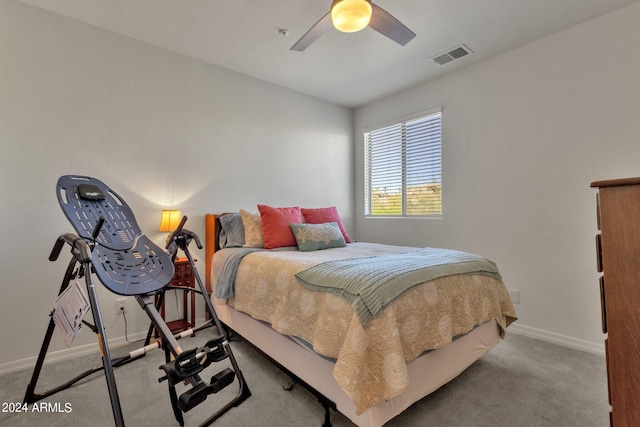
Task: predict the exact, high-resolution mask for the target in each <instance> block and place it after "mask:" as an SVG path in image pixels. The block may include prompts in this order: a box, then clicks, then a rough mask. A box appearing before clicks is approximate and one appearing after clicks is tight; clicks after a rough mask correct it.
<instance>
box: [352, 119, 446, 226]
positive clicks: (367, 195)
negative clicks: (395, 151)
mask: <svg viewBox="0 0 640 427" xmlns="http://www.w3.org/2000/svg"><path fill="white" fill-rule="evenodd" d="M434 115H439V116H440V129H439V131H440V134H439V169H440V171H439V178H440V182H439V183H438V184H439V185H440V212H439V213H437V214H428V213H421V214H410V213H407V175H406V170H407V158H406V145H407V141H406V138H405V136H406V135H404V134H403V133H402V136H401V144H402V147H401V151H402V156H401V157H402V160H401V161H402V166H401V167H402V173H401V176H402V187H401V194H402V196H401V197H402V201H401V204H402V206H401V209H402V213H400V214H372V213H371V210H372V206H371V199H372V193H371V190H372V189H371V177H370V174H371V172H370V153H369V151H370V149H369V144H370V142H369V140H368V136H367V135H368V134H369V133H371V132H374V131H377V130H383V129H385V128H389V127H392V126H401V128H404V127H405V126H406V123H407V122H412V121H415V120H419V119H427V118H429V117H430V116H434ZM363 141H364V144H363V145H364V209H363V211H364V217H365V218H431V219H441V218H442V215H443V210H444V206H443V200H442V199H443V198H442V194H443V183H442V108H441V107H435V108H431V109H429V110H423V111H419V112H416V113H413V114H410V115H407V116H403V117H399V118H396V119H393V120H389V121H386V122H383V123H380V124H376V125H372V126H367V127H365V128H364V129H363Z"/></svg>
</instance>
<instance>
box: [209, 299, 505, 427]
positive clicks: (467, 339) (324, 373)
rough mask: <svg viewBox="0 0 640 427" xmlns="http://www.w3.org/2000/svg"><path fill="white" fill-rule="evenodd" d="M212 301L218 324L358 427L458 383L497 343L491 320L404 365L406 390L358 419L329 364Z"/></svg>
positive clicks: (376, 424)
mask: <svg viewBox="0 0 640 427" xmlns="http://www.w3.org/2000/svg"><path fill="white" fill-rule="evenodd" d="M212 299H213V301H214V306H215V309H216V313H217V314H218V317H219V318H220V320H222V322H224V323H225V324H227V325H229V326H230V327H231V328H232V329H233V330H235V331H236V332H238V333H239V334H240V335H242V336H243V337H244V338H245V339H247V340H248V341H249V342H251V343H252V344H253V345H255V346H256V347H258V348H259V349H260V350H262V351H263V352H264V353H266V354H267V355H268V356H269V357H271V358H272V359H274V360H276V361H277V362H278V363H280V364H281V365H282V366H284V367H286V368H287V369H289V370H290V371H291V372H292V373H294V374H295V375H296V376H298V377H299V378H300V379H302V380H303V381H305V382H306V383H307V384H309V385H310V386H312V387H313V388H315V389H316V390H317V391H318V392H320V393H321V394H323V395H324V396H325V397H327V398H328V399H330V400H331V401H333V402H334V403H335V404H336V407H337V409H338V411H340V413H342V414H343V415H345V416H346V417H347V418H349V419H350V420H351V421H353V422H354V423H355V424H356V425H358V426H359V427H380V426H382V425H383V424H384V423H386V422H387V421H389V420H390V419H392V418H393V417H395V416H396V415H398V414H400V413H401V412H402V411H404V410H405V409H407V408H408V407H409V406H411V404H413V403H415V402H417V401H418V400H420V399H422V398H423V397H424V396H426V395H428V394H429V393H432V392H433V391H435V390H437V389H438V388H440V387H441V386H443V385H444V384H446V383H447V382H449V381H451V380H452V379H454V378H455V377H457V376H458V375H459V374H460V373H462V371H464V370H465V369H466V368H468V367H469V366H470V365H471V364H473V362H475V361H476V360H478V359H479V358H480V357H482V356H483V355H484V354H486V353H487V352H488V351H489V350H490V349H491V348H493V347H494V346H495V345H497V344H498V342H500V332H499V327H498V324H497V323H496V322H495V321H494V320H490V321H488V322H486V323H483V324H482V325H480V326H478V327H477V328H475V329H474V330H473V331H471V332H470V333H468V334H466V335H464V336H463V337H460V338H458V339H457V340H455V341H454V342H453V343H451V344H449V345H448V346H446V347H443V348H441V349H438V350H434V351H430V352H428V353H426V354H425V355H423V356H421V357H419V358H418V359H416V360H413V361H411V362H410V363H409V364H408V365H407V368H408V371H409V378H410V379H411V384H410V385H409V388H408V389H407V390H405V391H404V392H403V393H401V394H400V395H398V396H395V397H393V398H391V399H389V400H387V401H385V402H382V403H380V404H378V405H376V406H374V407H372V408H369V409H368V410H366V411H365V412H364V413H362V414H360V415H356V407H355V404H354V403H353V402H352V400H351V399H350V398H349V396H347V395H346V393H345V392H344V391H343V390H342V388H340V386H339V385H338V383H337V382H336V380H335V379H334V378H333V367H334V363H333V362H331V361H329V360H327V359H325V358H323V357H321V356H319V355H318V354H316V353H314V352H313V351H311V350H310V349H308V348H306V347H304V346H301V345H299V344H298V343H296V342H295V341H294V340H292V339H290V338H289V337H287V336H284V335H280V334H279V333H277V332H276V331H274V330H273V329H271V328H270V327H269V326H268V325H266V324H264V323H262V322H259V321H257V320H255V319H253V318H252V317H250V316H248V315H246V314H244V313H241V312H239V311H236V310H234V309H233V307H231V306H229V305H226V304H221V303H220V301H216V298H212Z"/></svg>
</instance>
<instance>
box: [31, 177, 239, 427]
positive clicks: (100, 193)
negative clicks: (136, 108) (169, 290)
mask: <svg viewBox="0 0 640 427" xmlns="http://www.w3.org/2000/svg"><path fill="white" fill-rule="evenodd" d="M56 189H57V197H58V201H59V203H60V206H61V207H62V210H63V211H64V213H65V215H66V216H67V218H68V219H69V221H70V222H71V223H72V225H73V226H74V228H75V230H76V232H77V233H78V235H75V234H71V233H68V234H63V235H61V236H60V237H59V238H58V239H57V240H56V243H55V245H54V247H53V250H52V252H51V255H50V256H49V260H50V261H55V260H57V258H58V256H59V254H60V251H61V250H62V248H63V247H64V245H65V244H69V245H70V246H71V254H72V258H71V261H70V262H69V265H68V267H67V270H66V272H65V275H64V279H63V282H62V285H61V287H60V290H59V292H58V295H60V294H62V292H64V291H65V290H66V289H67V288H68V287H69V285H70V283H71V281H72V280H74V279H82V278H83V277H84V279H85V284H86V289H87V293H88V297H89V302H90V306H91V312H92V315H93V322H94V323H93V324H90V323H88V322H86V321H84V320H83V323H84V324H85V325H87V326H89V327H90V328H91V330H92V331H93V332H94V333H95V334H96V335H97V338H98V344H99V348H100V354H101V358H102V366H101V367H95V368H93V369H90V370H88V371H86V372H84V373H82V374H80V375H78V376H77V377H75V378H73V379H71V380H70V381H68V382H66V383H64V384H62V385H60V386H58V387H55V388H52V389H50V390H48V391H45V392H42V393H36V392H35V388H36V384H37V382H38V378H39V376H40V372H41V370H42V367H43V364H44V360H45V357H46V354H47V350H48V348H49V344H50V342H51V338H52V336H53V331H54V329H55V323H54V321H53V312H52V313H51V319H50V320H49V325H48V327H47V332H46V334H45V338H44V341H43V343H42V347H41V349H40V353H39V355H38V359H37V362H36V366H35V368H34V371H33V374H32V377H31V381H30V383H29V385H28V386H27V391H26V393H25V397H24V402H25V403H27V404H30V403H34V402H37V401H39V400H41V399H44V398H46V397H48V396H51V395H53V394H55V393H57V392H59V391H62V390H65V389H67V388H69V387H70V386H71V385H73V384H75V383H76V382H77V381H79V380H80V379H82V378H85V377H87V376H88V375H91V374H93V373H95V372H98V371H101V370H103V371H104V375H105V379H106V382H107V388H108V390H109V398H110V401H111V408H112V411H113V417H114V421H115V425H116V426H118V427H119V426H124V417H123V414H122V409H121V406H120V400H119V397H118V390H117V387H116V381H115V377H114V373H113V369H114V368H115V367H118V366H121V365H124V364H126V363H129V362H131V361H133V360H137V359H139V358H141V357H144V356H145V354H146V353H147V352H148V351H151V350H153V349H156V348H163V349H164V351H165V359H166V360H165V361H166V363H165V364H164V365H162V366H161V368H162V369H163V370H164V372H165V374H166V375H164V376H163V377H161V378H160V379H159V381H164V380H167V381H168V384H169V396H170V399H171V405H172V408H173V412H174V415H175V417H176V420H177V421H178V423H179V424H180V425H181V426H182V425H184V420H183V416H182V413H183V412H187V411H189V410H190V409H192V408H194V407H195V406H197V405H198V404H200V403H202V402H203V401H204V400H205V399H206V398H207V396H208V395H209V394H212V393H217V392H218V391H220V390H221V389H223V388H224V387H226V386H228V385H230V384H232V383H233V381H234V378H237V382H238V392H237V394H236V396H235V397H234V398H233V399H232V400H231V401H230V402H229V403H228V404H226V405H225V406H223V407H222V408H221V409H219V410H218V411H217V412H216V413H214V414H213V415H211V416H210V417H209V418H208V419H206V420H205V421H204V422H203V423H202V424H201V425H202V426H207V425H210V424H211V423H213V422H214V421H215V420H216V419H218V418H219V417H221V416H222V415H223V414H224V413H226V412H227V411H228V410H230V409H231V408H233V407H236V406H238V405H240V404H241V403H242V402H243V401H245V400H246V399H247V398H248V397H249V396H251V392H250V391H249V388H248V386H247V384H246V382H245V380H244V377H243V375H242V372H241V371H240V368H239V367H238V365H237V362H236V360H235V357H234V356H233V352H232V351H231V347H230V344H229V339H228V336H227V333H226V331H225V329H224V328H223V326H222V324H221V322H220V320H219V319H218V317H217V315H216V312H215V309H214V307H213V304H212V303H211V300H210V298H208V293H207V291H206V288H205V286H204V283H203V282H202V279H201V278H200V275H199V274H198V271H197V269H196V268H195V265H194V260H193V257H192V256H191V254H190V252H189V248H188V246H189V243H190V242H191V241H192V240H195V241H196V244H197V245H198V247H199V248H202V245H201V243H200V239H199V238H198V236H197V235H196V234H195V233H193V232H191V231H189V230H186V229H184V228H183V226H184V223H185V221H186V219H187V218H186V217H184V218H183V219H182V221H181V223H180V225H179V227H178V229H177V230H176V231H174V232H173V233H172V234H171V236H170V238H169V239H168V240H167V247H166V248H167V249H169V253H166V252H164V251H163V250H162V249H161V248H160V247H158V246H157V245H155V244H154V243H153V242H152V241H151V240H149V238H148V237H146V236H145V235H143V234H142V232H141V230H140V228H139V227H138V224H137V223H136V220H135V217H134V215H133V212H132V211H131V209H130V208H129V207H128V206H127V205H126V203H125V202H124V201H123V200H122V198H121V197H120V196H118V195H117V194H116V193H115V192H114V191H113V190H111V189H110V188H108V187H107V186H106V185H105V184H104V183H102V182H101V181H99V180H97V179H95V178H90V177H86V176H73V175H65V176H62V177H60V179H59V180H58V183H57V188H56ZM178 249H181V250H182V251H183V252H184V253H185V255H186V257H187V259H188V260H189V262H190V264H191V266H192V270H193V272H194V277H195V279H196V281H197V283H198V286H199V293H201V294H202V295H203V296H204V300H205V303H206V307H207V310H208V312H209V314H210V315H211V320H212V322H213V325H214V326H215V327H216V328H217V330H218V334H219V336H218V337H217V338H214V339H212V340H209V341H208V342H207V343H206V344H205V345H204V346H203V347H199V348H197V349H193V350H187V351H183V350H182V349H181V348H180V345H179V344H178V342H177V340H178V339H180V338H183V337H186V336H189V335H191V334H193V333H194V332H196V331H198V330H201V329H204V328H206V327H209V326H211V321H210V322H207V324H205V325H203V326H201V327H199V328H196V329H189V330H188V331H184V332H182V333H180V334H178V335H176V336H174V335H173V334H172V333H171V331H170V330H169V328H168V327H167V325H166V323H165V322H164V320H163V319H162V317H161V316H160V314H159V313H158V307H159V304H160V303H161V302H162V296H163V291H164V287H165V286H166V285H167V283H168V282H169V281H170V280H171V278H172V277H173V273H174V267H173V260H174V258H175V256H176V253H177V250H178ZM92 273H95V274H96V276H97V277H98V279H99V280H100V282H102V284H103V285H104V286H105V287H107V288H108V289H109V290H110V291H112V292H114V293H116V294H119V295H127V296H129V295H131V296H134V297H135V299H136V300H137V301H138V304H139V305H140V307H141V308H142V309H143V310H144V311H145V312H146V313H147V315H148V316H149V318H150V320H151V326H150V329H149V334H148V335H147V340H146V342H145V346H144V347H143V348H141V349H138V350H135V351H132V352H130V353H129V354H127V355H125V356H122V357H119V358H116V359H112V358H111V355H110V352H109V346H108V343H107V337H106V334H105V330H104V325H103V322H102V316H101V313H100V305H99V303H98V298H97V294H96V290H95V286H94V284H93V279H92V276H93V274H92ZM156 294H160V299H159V301H158V305H157V306H156V305H154V303H153V295H156ZM153 329H155V330H156V331H157V333H158V334H159V335H160V341H158V342H156V343H152V344H151V343H150V338H151V331H152V330H153ZM227 358H228V359H229V361H230V363H231V369H230V368H225V369H224V370H222V371H221V372H219V373H218V374H216V375H214V376H213V377H212V378H211V381H210V382H209V383H207V382H205V381H203V380H202V379H201V378H200V376H199V373H200V372H201V371H202V370H203V369H205V368H206V367H208V366H209V365H210V364H211V363H214V362H219V361H222V360H224V359H227ZM172 359H173V360H172ZM180 382H184V384H185V385H186V384H189V385H190V386H191V388H190V389H189V390H188V391H186V392H184V393H183V394H182V395H181V396H180V397H179V398H178V396H177V392H176V389H175V385H176V384H178V383H180Z"/></svg>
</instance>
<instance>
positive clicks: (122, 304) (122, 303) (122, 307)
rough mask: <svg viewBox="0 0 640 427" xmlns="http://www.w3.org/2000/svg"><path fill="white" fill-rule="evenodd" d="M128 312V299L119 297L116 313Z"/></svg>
mask: <svg viewBox="0 0 640 427" xmlns="http://www.w3.org/2000/svg"><path fill="white" fill-rule="evenodd" d="M122 312H124V313H126V312H127V299H126V298H118V299H117V300H116V314H120V313H122Z"/></svg>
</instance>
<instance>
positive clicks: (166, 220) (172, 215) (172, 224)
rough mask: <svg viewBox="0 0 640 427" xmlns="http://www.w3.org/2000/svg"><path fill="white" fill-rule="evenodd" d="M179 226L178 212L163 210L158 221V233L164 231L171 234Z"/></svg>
mask: <svg viewBox="0 0 640 427" xmlns="http://www.w3.org/2000/svg"><path fill="white" fill-rule="evenodd" d="M178 224H180V211H177V210H163V211H162V219H161V220H160V227H158V231H165V232H168V233H171V232H172V231H173V230H175V229H176V228H177V227H178Z"/></svg>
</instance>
